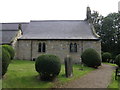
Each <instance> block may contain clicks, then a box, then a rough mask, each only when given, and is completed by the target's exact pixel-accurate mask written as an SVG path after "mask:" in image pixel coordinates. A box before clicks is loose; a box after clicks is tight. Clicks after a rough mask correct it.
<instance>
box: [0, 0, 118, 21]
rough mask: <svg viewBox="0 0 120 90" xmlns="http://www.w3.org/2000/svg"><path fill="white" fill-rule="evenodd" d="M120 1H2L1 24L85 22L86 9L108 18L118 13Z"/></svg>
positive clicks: (0, 2)
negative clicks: (57, 21)
mask: <svg viewBox="0 0 120 90" xmlns="http://www.w3.org/2000/svg"><path fill="white" fill-rule="evenodd" d="M118 1H120V0H0V22H29V21H30V20H83V19H85V18H86V7H87V6H90V8H91V10H92V11H93V10H95V11H98V12H99V13H100V14H101V15H103V16H106V15H107V14H109V13H112V12H118Z"/></svg>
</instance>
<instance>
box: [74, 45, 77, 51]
mask: <svg viewBox="0 0 120 90" xmlns="http://www.w3.org/2000/svg"><path fill="white" fill-rule="evenodd" d="M74 52H77V44H76V43H74Z"/></svg>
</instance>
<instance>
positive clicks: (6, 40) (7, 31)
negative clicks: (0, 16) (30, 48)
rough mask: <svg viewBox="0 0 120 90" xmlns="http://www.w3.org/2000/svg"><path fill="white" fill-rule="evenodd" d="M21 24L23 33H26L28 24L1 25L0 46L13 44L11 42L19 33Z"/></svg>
mask: <svg viewBox="0 0 120 90" xmlns="http://www.w3.org/2000/svg"><path fill="white" fill-rule="evenodd" d="M19 24H21V26H22V31H23V32H24V31H25V30H26V27H27V25H28V23H0V44H10V43H11V40H12V39H13V38H15V36H16V34H17V32H18V25H19ZM1 41H2V42H1Z"/></svg>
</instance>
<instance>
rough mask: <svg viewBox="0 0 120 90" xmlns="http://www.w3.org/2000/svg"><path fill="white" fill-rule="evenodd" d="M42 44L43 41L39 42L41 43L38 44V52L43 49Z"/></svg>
mask: <svg viewBox="0 0 120 90" xmlns="http://www.w3.org/2000/svg"><path fill="white" fill-rule="evenodd" d="M41 46H42V45H41V43H39V45H38V52H42V51H41Z"/></svg>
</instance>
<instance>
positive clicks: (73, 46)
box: [70, 43, 77, 52]
mask: <svg viewBox="0 0 120 90" xmlns="http://www.w3.org/2000/svg"><path fill="white" fill-rule="evenodd" d="M70 52H77V44H76V43H74V44H73V43H70Z"/></svg>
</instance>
